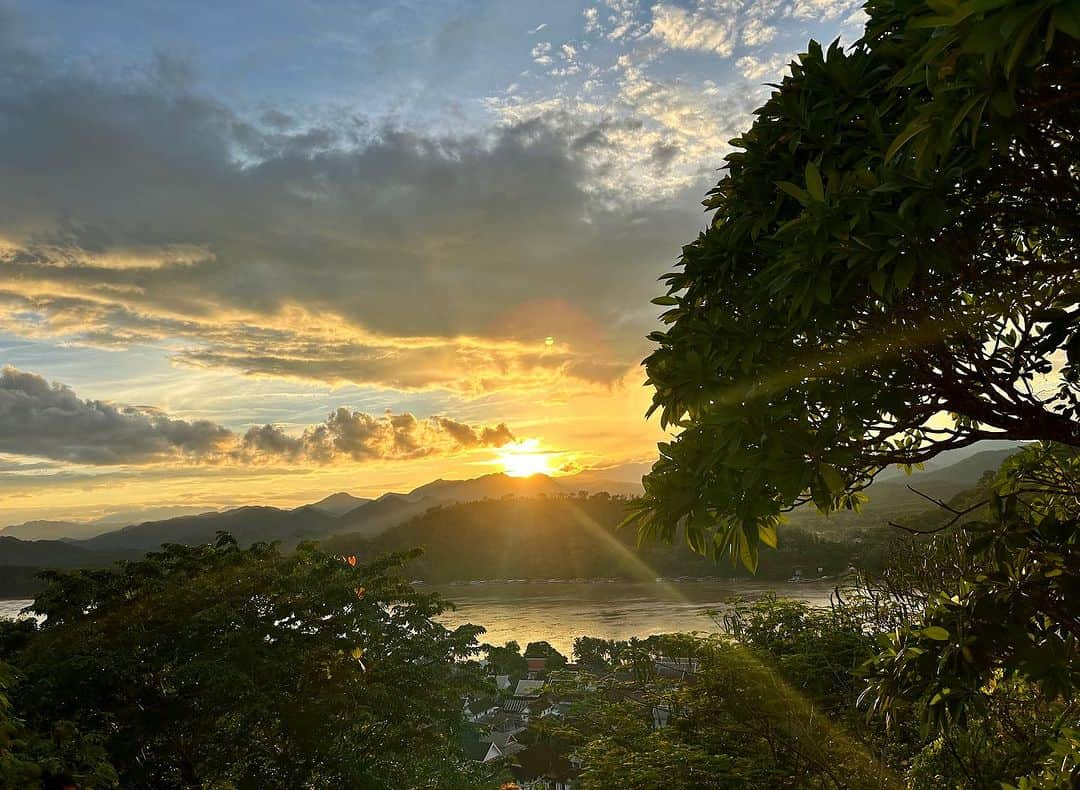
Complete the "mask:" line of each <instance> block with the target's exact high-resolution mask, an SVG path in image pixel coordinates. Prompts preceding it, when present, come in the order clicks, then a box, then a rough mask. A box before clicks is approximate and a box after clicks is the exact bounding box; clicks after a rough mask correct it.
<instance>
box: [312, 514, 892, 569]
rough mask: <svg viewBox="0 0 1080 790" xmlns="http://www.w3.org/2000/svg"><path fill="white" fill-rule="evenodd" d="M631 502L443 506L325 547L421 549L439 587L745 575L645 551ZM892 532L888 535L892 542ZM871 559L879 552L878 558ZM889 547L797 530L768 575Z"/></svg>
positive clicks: (682, 550) (842, 565) (844, 561)
mask: <svg viewBox="0 0 1080 790" xmlns="http://www.w3.org/2000/svg"><path fill="white" fill-rule="evenodd" d="M629 502H630V500H628V499H625V498H622V497H615V496H611V495H608V494H593V495H591V496H581V495H578V496H551V497H533V498H506V499H497V500H484V501H480V502H468V503H464V504H456V505H447V506H444V507H436V508H432V509H431V510H429V511H427V512H426V513H424V514H423V515H421V516H418V517H416V518H414V519H412V520H411V521H409V522H407V523H405V524H402V525H401V526H398V527H395V528H394V529H391V530H388V531H387V532H385V533H383V534H382V535H380V536H378V537H376V538H374V539H372V540H363V539H360V538H358V537H357V536H354V535H338V536H335V537H333V538H329V539H327V540H326V541H323V547H324V548H326V549H328V550H330V551H334V552H338V553H340V554H358V555H363V556H375V555H378V554H382V553H385V552H394V551H402V550H407V549H411V548H413V547H421V548H423V550H424V553H423V555H421V556H420V557H419V558H418V559H416V560H414V561H413V562H412V563H411V564H410V565H409V566H408V571H407V572H408V573H410V574H412V575H413V576H414V578H420V579H424V580H426V581H431V582H448V581H464V580H469V579H548V578H559V579H574V578H596V577H612V576H615V577H620V578H628V579H648V580H650V581H651V580H652V579H653V578H654V577H656V576H718V575H719V576H737V575H746V571H745V570H744V569H741V568H738V567H735V566H733V565H732V564H730V563H721V564H717V563H715V562H712V561H711V560H709V559H707V558H704V557H702V556H701V555H699V554H695V553H694V552H692V551H690V549H689V548H688V547H686V546H682V545H679V546H668V545H656V544H653V545H648V546H644V547H642V548H638V547H637V545H636V542H637V538H636V535H635V534H634V531H633V530H632V529H623V530H619V529H618V525H619V523H620V522H621V521H622V520H623V519H625V517H626V515H627V506H628V504H629ZM888 537H889V536H888V535H883V538H886V539H887V538H888ZM868 552H869V555H870V556H868ZM879 552H880V547H875V548H872V549H869V550H868V549H867V547H866V546H864V545H863V544H862V543H860V542H854V541H842V540H827V539H824V538H820V537H817V536H816V535H814V534H813V533H812V532H810V531H809V530H805V529H800V528H795V527H793V528H791V529H789V530H786V531H785V532H784V538H783V541H782V543H781V544H780V546H779V547H778V550H777V552H776V555H775V557H772V558H771V560H770V562H769V563H768V565H767V566H765V567H762V568H761V570H760V572H759V576H760V577H764V578H773V579H775V578H785V579H786V578H787V577H789V576H790V575H791V574H792V572H793V571H794V570H795V569H796V568H799V569H801V570H802V571H803V572H804V573H806V574H808V575H817V574H818V568H822V573H824V574H827V575H835V574H838V573H841V572H843V571H844V570H845V569H846V568H847V567H848V566H849V565H851V564H853V563H855V564H862V563H863V562H864V561H869V562H876V561H877V555H878V553H879Z"/></svg>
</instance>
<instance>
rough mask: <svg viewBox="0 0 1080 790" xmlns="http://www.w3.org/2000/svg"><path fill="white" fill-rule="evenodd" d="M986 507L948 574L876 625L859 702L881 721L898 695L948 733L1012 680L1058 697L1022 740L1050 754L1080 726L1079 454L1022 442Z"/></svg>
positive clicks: (988, 711)
mask: <svg viewBox="0 0 1080 790" xmlns="http://www.w3.org/2000/svg"><path fill="white" fill-rule="evenodd" d="M985 504H986V507H985V510H984V511H983V512H982V517H981V518H980V519H979V520H974V521H968V522H966V523H964V525H963V529H962V533H963V534H964V535H965V536H966V538H965V540H966V541H967V542H968V544H969V549H968V554H969V557H968V558H967V561H965V562H964V563H963V565H962V566H961V567H960V568H958V569H957V570H958V572H957V573H956V574H955V580H954V581H953V582H952V583H951V584H948V585H946V586H945V587H944V588H942V589H940V590H937V591H935V592H934V594H932V595H930V596H929V597H928V599H927V602H926V606H925V608H924V609H923V611H921V612H920V613H919V614H918V616H916V617H914V618H913V619H912V620H911V621H910V622H907V623H904V624H902V625H899V626H898V627H897V628H895V629H894V630H892V631H889V632H886V633H885V634H883V636H882V649H881V652H880V653H879V654H878V655H877V656H876V657H875V659H874V661H873V674H872V677H871V682H870V685H869V686H868V688H867V690H866V692H865V699H866V700H867V703H868V706H869V708H870V710H871V711H874V712H881V713H883V714H884V715H885V716H886V719H887V720H888V719H890V718H891V717H892V715H893V708H894V704H895V703H896V701H897V700H909V701H914V702H915V703H917V705H918V707H919V710H920V711H921V713H922V716H923V719H924V724H925V727H926V728H927V730H928V731H932V732H934V733H937V734H941V737H942V738H952V737H954V736H953V730H954V729H955V728H956V727H957V726H958V725H959V726H962V727H963V728H965V729H966V730H968V731H969V732H970V731H973V730H974V729H975V728H976V727H978V726H980V724H979V722H983V723H984V724H983V726H985V722H986V721H987V720H990V721H993V720H994V719H996V718H1000V714H999V713H997V712H996V711H998V710H999V709H1000V698H1001V697H1002V695H1003V694H1006V691H1004V690H1008V689H1012V688H1015V687H1017V684H1019V685H1018V687H1019V688H1021V689H1031V694H1032V698H1033V699H1034V700H1035V701H1036V702H1037V703H1038V704H1040V705H1043V706H1044V707H1045V706H1052V705H1054V704H1057V705H1058V710H1057V711H1056V712H1055V713H1054V714H1053V715H1052V716H1051V717H1050V718H1052V719H1053V720H1054V721H1055V724H1054V725H1053V726H1051V727H1049V728H1047V731H1046V732H1043V733H1042V736H1041V737H1040V738H1039V739H1037V742H1035V743H1032V744H1030V745H1029V749H1030V750H1031V751H1032V752H1033V753H1036V754H1038V753H1040V752H1042V753H1047V752H1052V751H1053V750H1054V749H1056V748H1058V746H1057V745H1055V744H1061V743H1067V742H1068V732H1069V731H1070V730H1069V728H1070V727H1075V725H1076V724H1077V723H1080V709H1077V707H1076V704H1075V702H1074V700H1075V696H1076V689H1077V687H1078V685H1080V618H1078V617H1077V613H1076V606H1075V602H1076V600H1077V596H1078V595H1080V451H1078V450H1076V449H1074V448H1069V447H1064V446H1062V445H1052V444H1036V445H1034V446H1032V447H1029V448H1028V449H1027V450H1025V452H1023V453H1022V454H1020V455H1018V456H1016V457H1014V458H1013V459H1010V460H1009V461H1008V462H1006V464H1005V465H1004V466H1003V467H1002V469H1001V471H1000V472H999V474H998V476H997V478H996V479H995V480H994V482H993V483H992V485H990V486H989V489H988V495H987V500H986V503H985ZM1006 695H1007V694H1006ZM1014 729H1015V728H1014ZM1065 764H1068V761H1067V760H1066V761H1065ZM1072 766H1073V767H1070V768H1068V769H1067V771H1066V773H1067V774H1068V773H1073V774H1074V775H1075V777H1076V778H1080V771H1077V769H1076V768H1075V760H1074V761H1073V763H1072Z"/></svg>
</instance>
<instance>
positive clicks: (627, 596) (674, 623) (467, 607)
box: [420, 581, 835, 656]
mask: <svg viewBox="0 0 1080 790" xmlns="http://www.w3.org/2000/svg"><path fill="white" fill-rule="evenodd" d="M834 585H835V582H803V583H801V584H785V583H772V584H769V583H764V582H761V583H757V582H742V581H739V582H730V581H685V582H608V583H602V582H601V583H597V582H548V583H537V582H531V583H509V582H488V583H486V584H472V585H463V586H449V587H447V586H431V587H427V588H424V587H421V588H420V589H422V590H423V589H430V590H434V591H437V592H439V593H441V594H442V595H443V596H445V597H446V598H448V599H449V600H451V601H453V602H454V603H455V604H456V606H457V609H456V611H453V612H448V613H447V614H444V615H443V616H442V621H443V622H444V623H446V624H447V625H449V626H457V625H462V624H464V623H474V624H476V625H482V626H484V628H486V629H487V633H485V634H484V635H483V636H481V638H480V639H481V641H483V642H488V643H490V644H497V645H501V644H504V643H505V642H507V641H509V640H511V639H513V640H515V641H517V642H518V643H519V644H520V645H521V647H522V649H524V648H525V645H526V644H527V643H529V642H534V641H539V640H547V641H548V642H550V643H551V645H552V646H553V647H554V648H555V649H556V650H558V651H559V652H560V653H563V654H564V655H566V656H569V655H570V653H571V650H572V648H573V644H574V639H575V638H576V637H578V636H596V637H602V638H604V639H628V638H630V637H632V636H638V637H645V636H649V635H650V634H663V633H672V632H676V631H681V632H689V631H718V630H720V627H719V626H718V625H717V624H716V622H715V621H714V620H713V619H712V617H710V616H709V612H710V611H716V612H722V611H723V610H724V609H725V608H726V607H727V605H728V604H727V601H729V600H730V599H731V598H732V597H734V596H739V597H742V598H747V599H753V598H759V597H761V596H762V595H765V594H767V593H769V592H773V593H775V594H776V595H778V596H782V597H787V598H795V599H798V600H802V601H807V602H809V603H811V604H813V605H815V606H825V605H828V602H829V594H830V593H831V592H832V591H833V587H834Z"/></svg>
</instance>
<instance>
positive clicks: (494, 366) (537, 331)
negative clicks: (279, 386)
mask: <svg viewBox="0 0 1080 790" xmlns="http://www.w3.org/2000/svg"><path fill="white" fill-rule="evenodd" d="M5 40H6V41H7V43H6V44H5V43H4V42H5ZM610 131H611V129H610V125H609V124H608V125H598V126H597V127H596V128H593V127H589V126H587V125H583V124H580V123H577V122H576V121H575V120H574V119H572V118H568V117H566V116H558V115H552V116H550V117H545V118H539V119H534V120H531V121H526V122H520V123H516V124H511V125H507V126H503V127H500V128H497V129H493V130H491V131H490V132H489V133H486V134H477V135H463V136H460V137H437V136H430V135H425V134H422V133H419V132H415V131H408V130H402V129H394V128H385V127H383V128H374V129H373V128H372V127H371V126H370V125H369V124H368V122H367V120H366V119H362V118H360V119H357V118H350V117H341V116H339V117H336V118H333V119H331V120H326V119H319V120H316V121H313V120H312V119H305V118H298V117H297V116H296V114H295V113H294V112H292V111H290V112H284V111H281V110H271V111H264V112H262V113H261V115H260V117H259V118H258V119H254V120H250V119H248V118H246V117H244V116H242V115H240V114H238V113H237V112H235V111H234V110H232V109H231V108H229V107H228V106H226V105H224V104H222V103H220V102H217V101H214V100H212V99H210V98H208V97H206V96H202V95H200V94H198V93H197V92H196V90H195V89H194V88H192V77H191V74H190V72H189V71H188V70H186V69H185V68H184V67H183V64H182V63H177V62H176V61H174V60H169V59H159V61H158V62H157V63H156V64H154V65H153V66H152V68H150V69H149V70H148V72H147V74H146V75H144V76H143V77H139V78H137V79H132V80H129V81H126V82H116V81H111V82H110V81H103V80H101V79H98V78H95V77H94V76H93V75H88V74H82V73H78V72H72V71H59V70H57V69H55V68H53V67H52V66H50V65H47V64H44V63H42V62H39V61H37V60H35V59H34V58H33V57H32V56H31V55H28V54H26V53H24V52H21V51H20V50H18V48H17V47H16V46H15V44H14V43H13V42H12V40H11V39H10V38H8V39H5V37H4V36H3V35H2V33H0V182H2V183H3V184H4V188H3V190H0V312H5V311H6V315H7V318H6V321H5V325H6V326H7V328H9V329H14V330H16V331H17V330H18V328H19V327H18V322H19V321H24V320H26V319H25V316H26V315H31V314H33V315H35V316H36V318H37V321H38V323H37V324H35V329H36V330H38V331H51V332H54V333H60V334H67V335H70V336H75V337H81V338H82V339H85V340H88V341H90V342H94V343H99V344H109V343H119V344H126V343H131V342H140V341H142V340H147V339H160V338H173V339H179V340H180V341H182V342H183V343H185V344H186V348H185V349H184V350H183V351H182V352H181V353H179V354H178V358H179V359H180V360H182V361H187V362H190V363H194V364H203V365H214V366H228V367H233V368H237V369H240V370H245V371H249V372H252V373H261V374H268V375H293V376H299V377H306V378H314V379H321V380H348V381H354V382H357V383H362V384H377V385H381V386H391V387H397V388H401V389H414V388H425V387H432V386H435V387H445V388H449V389H455V388H457V389H461V390H483V391H487V389H490V388H498V387H500V386H504V380H505V386H509V387H513V386H516V385H519V384H520V383H521V381H523V380H526V379H529V380H537V381H539V380H544V381H546V379H545V376H546V375H548V374H552V375H556V374H557V375H565V376H576V375H577V374H578V372H582V373H584V374H585V375H584V378H583V381H585V382H590V381H596V380H603V381H605V382H608V383H610V382H611V381H612V380H615V379H617V378H618V377H619V375H621V373H622V372H624V371H626V370H627V369H629V368H631V367H633V366H634V365H635V363H636V361H637V355H638V353H639V351H640V347H641V343H640V338H641V336H642V335H643V334H644V333H645V332H646V331H648V329H649V328H650V326H649V325H650V323H651V311H650V310H649V309H648V306H647V305H648V298H649V297H650V296H652V295H654V292H655V291H656V289H657V286H656V284H655V278H656V276H657V275H658V274H660V273H662V272H663V271H664V270H665V269H666V267H667V266H669V265H670V263H671V261H672V259H673V258H674V256H675V255H676V254H677V252H678V250H679V247H680V243H681V242H682V241H684V240H685V239H686V238H688V237H690V236H691V235H692V234H693V232H694V231H695V229H696V227H697V225H698V224H699V223H700V215H698V214H697V212H696V205H697V194H698V192H699V190H698V188H696V187H695V188H694V190H692V191H691V192H692V195H691V192H688V193H687V195H686V196H684V199H675V200H671V199H670V198H669V197H668V196H665V197H666V199H665V200H664V201H663V203H660V202H657V203H648V202H647V201H645V202H642V201H641V200H637V201H636V202H634V203H633V205H631V202H630V201H623V200H620V199H619V196H618V195H612V194H610V193H609V194H605V195H603V196H597V194H595V190H594V189H593V186H594V185H593V184H592V183H591V182H590V181H589V179H590V173H591V172H592V171H591V170H590V165H589V156H590V151H591V150H592V149H593V148H594V147H595V146H596V145H602V144H603V140H604V139H605V135H606V134H607V133H609V132H610ZM538 302H544V303H550V302H557V303H560V304H563V305H565V306H566V307H567V309H570V310H573V311H576V312H577V313H579V314H580V316H582V317H583V320H582V321H579V322H577V323H576V324H575V325H574V326H573V327H571V328H570V329H569V330H564V329H563V328H562V327H561V326H555V325H551V324H550V323H549V324H547V325H545V321H544V320H543V318H542V317H537V316H536V314H533V319H532V320H529V321H517V320H514V316H515V315H516V314H517V313H518V312H519V311H521V310H522V309H523V308H527V306H528V305H530V304H533V303H538ZM290 309H299V310H301V311H304V312H305V313H306V314H307V315H315V316H330V317H332V320H334V321H338V322H340V325H341V329H342V333H341V336H340V337H339V338H338V340H339V342H340V344H341V345H339V346H338V349H339V350H340V351H341V353H339V354H338V355H337V357H338V359H339V361H341V362H342V363H344V364H340V365H337V364H336V365H329V364H327V363H326V362H325V360H326V359H327V357H326V356H325V355H324V354H323V353H321V352H322V351H324V350H325V346H326V341H327V338H326V337H324V336H312V335H311V334H310V333H309V332H308V331H307V330H308V328H307V326H306V322H305V321H303V320H301V321H299V322H293V323H292V324H289V325H283V323H282V315H283V312H285V311H288V310H290ZM13 316H15V317H14V318H13ZM230 322H233V323H230ZM264 330H265V333H262V334H261V332H263V331H264ZM350 333H351V334H350ZM364 333H367V335H365V336H363V337H360V336H359V335H363V334H364ZM270 334H278V335H281V336H284V337H286V341H287V342H286V343H285V345H288V346H289V347H290V349H291V350H290V353H281V348H282V343H281V342H278V341H277V340H275V342H260V341H261V339H263V338H265V337H268V336H269V335H270ZM546 335H560V340H561V341H563V342H564V343H565V345H563V346H561V349H562V354H563V356H562V357H561V358H560V359H558V360H556V359H555V358H553V357H552V356H551V355H548V356H546V357H543V358H542V359H541V358H540V357H534V358H533V359H532V361H529V360H527V359H526V356H527V354H528V349H527V348H526V349H522V348H514V347H511V346H508V345H505V343H506V342H508V341H516V342H520V343H525V344H528V343H534V342H536V341H539V340H542V339H543V338H544V336H546ZM418 337H425V338H432V339H434V340H433V341H432V342H431V343H428V344H426V345H422V346H421V347H417V346H415V345H412V344H410V342H409V340H410V339H412V338H418ZM462 337H467V338H476V339H481V340H484V341H489V342H490V343H492V344H493V345H491V346H490V347H486V348H482V349H480V350H477V345H476V344H475V343H474V344H472V345H470V346H468V348H465V347H464V346H462V345H461V344H460V343H459V342H458V339H460V338H462ZM500 344H502V345H500ZM463 354H464V355H465V357H467V358H468V357H470V354H471V358H470V359H468V361H469V362H471V363H472V364H473V367H472V371H473V373H472V376H473V378H475V379H476V380H479V379H481V378H482V379H483V385H477V384H475V382H473V383H472V384H470V386H469V387H455V385H454V384H453V382H452V380H451V379H452V371H453V370H454V369H455V368H456V369H457V370H458V371H460V370H461V369H462V361H463V359H462V355H463ZM331 356H333V355H331ZM478 357H483V358H482V359H478ZM504 374H505V375H504Z"/></svg>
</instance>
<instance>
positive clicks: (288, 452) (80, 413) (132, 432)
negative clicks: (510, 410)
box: [0, 366, 514, 466]
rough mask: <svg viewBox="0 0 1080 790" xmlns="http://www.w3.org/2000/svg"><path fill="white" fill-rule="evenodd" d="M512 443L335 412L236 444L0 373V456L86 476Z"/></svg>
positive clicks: (205, 425) (502, 431)
mask: <svg viewBox="0 0 1080 790" xmlns="http://www.w3.org/2000/svg"><path fill="white" fill-rule="evenodd" d="M513 441H514V435H513V433H511V431H510V429H509V428H508V427H507V426H506V425H505V424H503V423H498V424H493V425H470V424H467V423H463V422H459V421H457V420H453V419H450V418H448V417H443V416H439V415H436V416H432V417H428V418H423V419H421V418H418V417H416V416H414V415H413V414H410V413H407V412H406V413H402V414H393V413H386V414H382V415H372V414H367V413H364V412H360V411H353V410H351V409H348V408H344V407H342V408H338V409H336V410H334V411H333V412H331V413H330V415H329V416H328V417H327V418H326V420H325V421H324V422H321V423H318V424H315V425H309V426H307V427H305V428H304V429H303V430H302V431H301V432H300V433H299V434H290V433H287V432H286V431H285V430H283V429H282V428H280V427H278V426H274V425H262V426H256V427H252V428H250V429H248V430H247V432H245V433H243V434H240V433H237V432H235V431H233V430H231V429H229V428H227V427H225V426H222V425H219V424H217V423H214V422H211V421H209V420H193V421H189V420H183V419H177V418H174V417H170V416H169V415H167V414H164V413H163V412H161V411H159V410H156V409H153V408H150V407H135V406H118V405H115V404H112V403H107V402H104V401H99V400H89V399H82V398H79V397H78V395H76V394H75V392H73V391H72V390H71V389H70V388H68V387H65V386H63V385H62V384H58V383H52V384H50V383H49V382H48V381H46V380H45V379H44V378H42V377H41V376H39V375H37V374H34V373H28V372H25V371H21V370H17V369H15V368H13V367H10V366H7V367H4V368H3V370H2V371H0V453H10V454H12V455H15V456H30V457H38V458H48V459H52V460H56V461H64V462H70V463H78V464H86V465H92V466H110V465H141V464H160V463H172V464H225V465H266V464H275V465H276V464H304V465H324V464H329V463H334V462H337V461H342V460H351V461H369V460H408V459H414V458H423V457H428V456H432V455H439V454H451V453H459V452H464V451H468V450H472V449H476V448H480V447H501V446H503V445H505V444H508V443H510V442H513Z"/></svg>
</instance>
